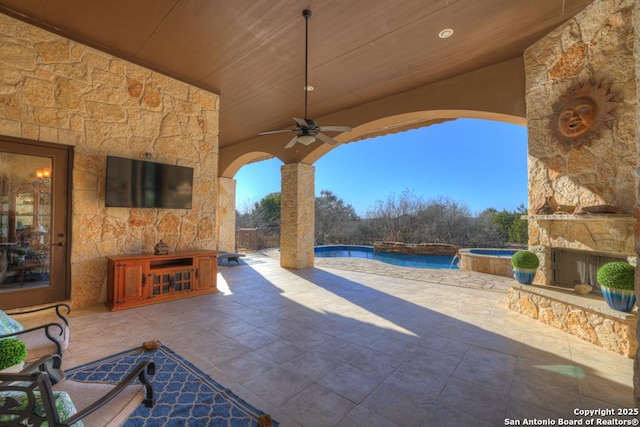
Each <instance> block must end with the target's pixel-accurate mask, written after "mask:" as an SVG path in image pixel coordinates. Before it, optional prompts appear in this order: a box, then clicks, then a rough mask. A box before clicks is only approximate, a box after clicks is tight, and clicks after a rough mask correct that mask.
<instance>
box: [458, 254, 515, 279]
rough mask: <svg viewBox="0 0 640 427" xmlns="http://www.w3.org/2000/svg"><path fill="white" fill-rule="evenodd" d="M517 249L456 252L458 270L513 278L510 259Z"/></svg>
mask: <svg viewBox="0 0 640 427" xmlns="http://www.w3.org/2000/svg"><path fill="white" fill-rule="evenodd" d="M517 251H518V249H493V248H468V249H460V250H459V251H458V255H457V256H458V268H460V269H462V270H470V271H477V272H479V273H487V274H495V275H497V276H504V277H513V267H512V266H511V257H512V256H513V254H514V253H516V252H517Z"/></svg>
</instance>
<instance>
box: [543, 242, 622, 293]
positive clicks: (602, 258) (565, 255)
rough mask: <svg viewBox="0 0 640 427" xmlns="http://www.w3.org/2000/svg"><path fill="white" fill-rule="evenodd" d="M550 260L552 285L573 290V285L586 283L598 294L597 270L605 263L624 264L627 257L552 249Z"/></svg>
mask: <svg viewBox="0 0 640 427" xmlns="http://www.w3.org/2000/svg"><path fill="white" fill-rule="evenodd" d="M551 260H552V269H553V279H552V280H553V285H555V286H560V287H565V288H571V289H573V287H574V286H575V285H578V284H581V283H586V284H588V285H591V286H593V290H594V291H595V292H600V285H599V284H598V281H597V280H596V272H597V271H598V268H600V267H601V266H602V265H603V264H606V263H607V262H616V261H623V262H626V261H627V257H626V256H625V255H622V254H606V253H599V252H591V251H580V250H575V249H563V248H553V249H552V250H551Z"/></svg>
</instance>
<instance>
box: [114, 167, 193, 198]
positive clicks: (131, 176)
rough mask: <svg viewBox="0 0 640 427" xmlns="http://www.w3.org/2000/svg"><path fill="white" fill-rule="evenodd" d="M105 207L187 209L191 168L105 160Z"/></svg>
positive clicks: (191, 186)
mask: <svg viewBox="0 0 640 427" xmlns="http://www.w3.org/2000/svg"><path fill="white" fill-rule="evenodd" d="M105 181H106V183H105V205H106V206H109V207H126V208H165V209H191V200H192V196H193V168H189V167H185V166H177V165H169V164H165V163H156V162H149V161H145V160H134V159H124V158H121V157H113V156H107V176H106V180H105Z"/></svg>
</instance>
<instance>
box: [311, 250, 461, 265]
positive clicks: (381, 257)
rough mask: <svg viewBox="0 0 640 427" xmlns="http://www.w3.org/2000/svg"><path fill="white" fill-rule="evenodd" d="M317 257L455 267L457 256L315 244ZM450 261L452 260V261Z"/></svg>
mask: <svg viewBox="0 0 640 427" xmlns="http://www.w3.org/2000/svg"><path fill="white" fill-rule="evenodd" d="M314 252H315V256H316V257H318V258H366V259H373V260H376V261H381V262H385V263H387V264H393V265H399V266H402V267H414V268H452V269H457V268H458V265H457V258H456V259H454V257H451V256H436V255H403V254H392V253H387V252H374V250H373V248H372V247H371V246H316V247H315V248H314ZM452 261H454V262H453V263H452Z"/></svg>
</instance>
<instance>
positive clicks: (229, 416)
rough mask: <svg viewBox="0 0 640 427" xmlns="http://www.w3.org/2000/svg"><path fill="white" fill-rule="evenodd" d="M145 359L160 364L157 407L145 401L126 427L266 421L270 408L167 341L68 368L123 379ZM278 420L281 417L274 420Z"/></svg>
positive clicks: (155, 380)
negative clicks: (240, 393) (238, 391)
mask: <svg viewBox="0 0 640 427" xmlns="http://www.w3.org/2000/svg"><path fill="white" fill-rule="evenodd" d="M143 360H151V361H153V362H155V364H156V372H155V374H154V375H150V376H149V379H150V381H151V384H152V385H153V391H154V393H155V396H156V405H155V406H154V407H153V408H146V407H145V406H144V405H140V406H139V407H138V409H136V410H135V412H134V413H133V414H131V416H130V417H129V419H128V420H127V422H126V424H125V427H134V426H135V427H139V426H148V427H158V426H198V427H199V426H229V427H237V426H238V427H239V426H242V427H254V426H255V427H258V426H259V425H260V424H259V421H258V420H259V418H260V417H261V416H263V415H265V413H264V412H262V411H260V410H258V409H256V408H254V407H253V406H251V405H249V404H248V403H247V402H245V401H244V400H242V399H241V398H239V397H238V396H236V395H235V394H234V393H233V392H232V391H231V390H229V389H227V388H225V387H223V386H222V385H220V384H218V383H217V382H216V381H214V380H213V379H212V378H211V377H210V376H208V375H207V374H205V373H204V372H202V371H201V370H200V369H198V368H197V367H195V366H194V365H192V364H191V363H190V362H189V361H187V360H186V359H184V358H182V357H181V356H179V355H178V354H176V353H174V352H173V351H172V350H170V349H169V348H167V347H165V346H162V347H160V348H159V349H158V350H152V351H144V350H143V349H142V348H136V349H132V350H127V351H123V352H121V353H118V354H114V355H113V356H108V357H105V358H104V359H100V360H97V361H95V362H91V363H87V364H86V365H81V366H76V367H75V368H71V369H68V370H65V373H66V375H67V378H69V379H72V380H76V381H92V382H104V383H117V382H118V381H119V380H120V379H122V378H124V377H125V376H126V375H127V373H128V371H129V370H130V369H131V368H132V367H133V366H135V365H137V364H138V362H141V361H143ZM136 381H137V380H136ZM263 421H264V417H263ZM273 425H274V426H277V425H278V423H277V422H275V421H273Z"/></svg>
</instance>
